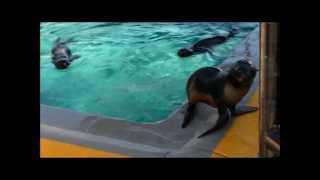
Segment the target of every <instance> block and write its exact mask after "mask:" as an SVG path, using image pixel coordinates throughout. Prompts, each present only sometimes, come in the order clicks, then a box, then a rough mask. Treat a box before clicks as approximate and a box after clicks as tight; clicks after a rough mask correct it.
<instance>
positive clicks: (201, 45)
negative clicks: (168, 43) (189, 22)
mask: <svg viewBox="0 0 320 180" xmlns="http://www.w3.org/2000/svg"><path fill="white" fill-rule="evenodd" d="M236 33H238V30H237V29H232V30H231V31H230V32H229V35H228V36H214V37H211V38H206V39H202V40H200V41H198V42H196V43H195V44H194V45H192V47H191V48H182V49H180V50H179V51H178V56H180V57H188V56H191V55H194V54H199V53H205V52H208V53H210V54H212V52H211V50H210V48H212V47H213V46H216V45H219V44H222V43H224V42H226V41H227V40H228V39H229V38H231V37H233V36H234V35H235V34H236Z"/></svg>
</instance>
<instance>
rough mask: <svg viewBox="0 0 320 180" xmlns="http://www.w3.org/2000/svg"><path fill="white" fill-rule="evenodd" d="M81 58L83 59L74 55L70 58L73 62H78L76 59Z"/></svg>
mask: <svg viewBox="0 0 320 180" xmlns="http://www.w3.org/2000/svg"><path fill="white" fill-rule="evenodd" d="M80 57H81V56H80V55H72V56H71V57H70V59H69V61H70V62H71V61H73V60H76V59H78V58H80Z"/></svg>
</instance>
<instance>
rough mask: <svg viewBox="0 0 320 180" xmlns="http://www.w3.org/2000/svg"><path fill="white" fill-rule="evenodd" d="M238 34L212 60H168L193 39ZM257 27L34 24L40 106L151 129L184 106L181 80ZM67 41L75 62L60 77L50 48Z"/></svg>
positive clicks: (216, 61) (226, 52)
mask: <svg viewBox="0 0 320 180" xmlns="http://www.w3.org/2000/svg"><path fill="white" fill-rule="evenodd" d="M231 26H234V27H238V28H239V29H240V33H239V34H237V35H236V37H234V38H232V39H230V40H229V41H227V42H226V43H224V44H222V45H220V46H218V47H216V48H215V50H214V51H213V52H214V56H215V57H214V58H212V57H210V56H209V55H208V54H199V55H195V56H192V57H188V58H184V59H181V58H179V57H178V56H177V55H176V53H177V51H178V50H179V49H180V48H182V47H187V46H189V45H190V44H192V43H194V42H196V41H197V40H200V39H203V38H206V37H211V36H212V35H217V34H227V33H228V32H227V31H228V29H229V28H230V27H231ZM257 26H258V23H222V22H219V23H41V24H40V33H41V34H40V103H41V104H46V105H51V106H59V107H63V108H68V109H71V110H74V111H78V112H85V113H90V114H96V115H99V116H105V117H116V118H120V119H123V120H128V121H135V122H157V121H160V120H163V119H164V118H166V117H168V115H169V114H170V113H172V112H173V111H175V110H176V109H177V108H178V107H179V106H181V105H182V104H183V103H184V102H185V100H186V92H185V84H186V81H187V79H188V77H189V76H190V75H191V74H192V72H194V71H195V70H197V69H198V68H201V67H204V66H214V65H218V64H220V63H222V62H223V60H224V59H225V58H226V57H227V56H228V55H229V54H230V53H231V52H232V49H233V48H234V47H235V46H236V45H237V44H238V43H240V41H241V40H242V39H243V38H244V37H245V36H246V35H247V34H248V33H249V32H251V31H252V30H254V28H255V27H257ZM57 37H61V38H63V39H68V38H73V39H74V42H72V43H70V44H69V47H70V49H71V51H72V52H73V54H79V55H81V58H79V59H77V60H75V61H74V62H73V63H72V64H71V66H70V67H69V68H68V69H66V70H58V69H56V68H55V67H54V65H53V64H52V63H51V59H50V50H51V48H52V44H53V41H54V40H55V39H56V38H57Z"/></svg>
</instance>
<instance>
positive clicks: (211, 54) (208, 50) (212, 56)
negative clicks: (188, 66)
mask: <svg viewBox="0 0 320 180" xmlns="http://www.w3.org/2000/svg"><path fill="white" fill-rule="evenodd" d="M199 49H203V50H205V51H206V52H208V54H209V55H210V56H211V58H212V59H215V56H214V55H213V52H212V50H211V49H209V48H205V47H199Z"/></svg>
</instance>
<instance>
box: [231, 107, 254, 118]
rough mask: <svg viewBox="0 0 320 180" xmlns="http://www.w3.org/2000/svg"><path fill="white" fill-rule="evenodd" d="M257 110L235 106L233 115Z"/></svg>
mask: <svg viewBox="0 0 320 180" xmlns="http://www.w3.org/2000/svg"><path fill="white" fill-rule="evenodd" d="M257 110H258V108H257V107H253V106H237V107H236V108H235V109H234V115H236V116H238V115H242V114H246V113H250V112H254V111H257Z"/></svg>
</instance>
